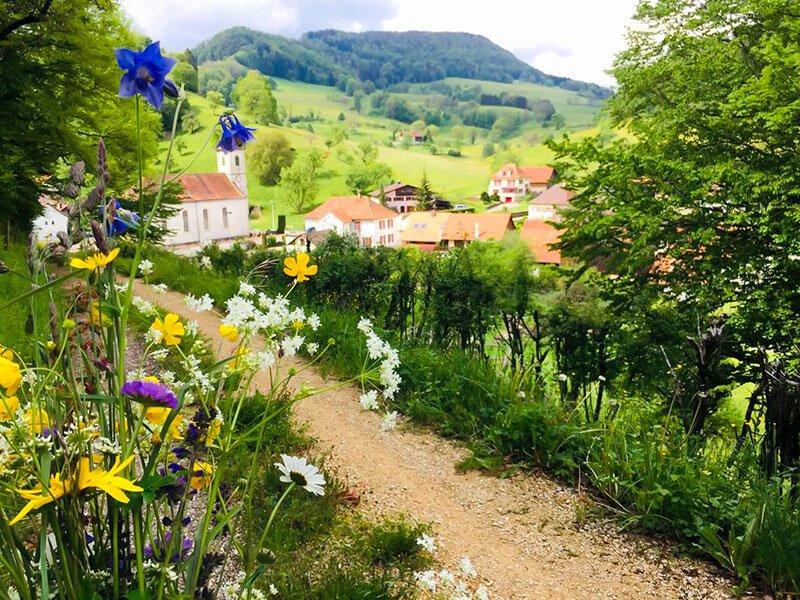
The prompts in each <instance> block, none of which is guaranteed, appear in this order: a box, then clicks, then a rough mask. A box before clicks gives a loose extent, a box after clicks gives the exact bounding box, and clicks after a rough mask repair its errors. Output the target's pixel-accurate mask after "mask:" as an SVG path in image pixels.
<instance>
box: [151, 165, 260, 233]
mask: <svg viewBox="0 0 800 600" xmlns="http://www.w3.org/2000/svg"><path fill="white" fill-rule="evenodd" d="M178 182H179V183H180V184H181V186H183V192H184V193H183V196H182V197H181V207H180V210H179V211H178V212H177V213H176V214H175V215H173V216H171V217H170V218H169V219H167V223H166V227H167V229H168V230H169V232H170V233H169V234H168V235H167V236H166V238H165V239H164V243H165V244H169V245H176V244H191V243H199V242H205V241H209V240H221V239H228V238H236V237H244V236H248V235H250V220H249V213H248V203H247V179H246V170H245V161H244V151H243V150H234V151H233V152H228V153H227V154H226V153H224V152H222V151H217V172H216V173H185V174H183V175H181V176H180V178H179V179H178Z"/></svg>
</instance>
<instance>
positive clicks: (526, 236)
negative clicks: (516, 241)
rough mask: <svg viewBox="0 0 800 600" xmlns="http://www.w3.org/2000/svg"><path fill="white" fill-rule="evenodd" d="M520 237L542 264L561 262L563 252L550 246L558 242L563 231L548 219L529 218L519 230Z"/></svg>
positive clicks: (557, 263)
mask: <svg viewBox="0 0 800 600" xmlns="http://www.w3.org/2000/svg"><path fill="white" fill-rule="evenodd" d="M519 236H520V239H521V240H522V241H523V242H525V244H526V245H527V246H528V248H529V249H530V251H531V254H533V257H534V259H535V260H536V262H538V263H542V264H552V265H560V264H561V252H559V251H558V250H554V249H552V248H550V245H551V244H555V243H556V242H558V240H559V238H560V237H561V231H560V230H559V229H556V228H555V227H554V226H553V225H551V224H550V223H548V222H546V221H542V220H539V219H528V220H527V221H525V224H524V225H523V226H522V229H521V230H520V232H519Z"/></svg>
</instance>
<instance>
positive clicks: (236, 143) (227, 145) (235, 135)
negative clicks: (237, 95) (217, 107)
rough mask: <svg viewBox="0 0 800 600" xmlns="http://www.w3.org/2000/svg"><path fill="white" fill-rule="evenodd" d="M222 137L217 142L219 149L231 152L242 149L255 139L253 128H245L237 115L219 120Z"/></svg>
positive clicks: (225, 116)
mask: <svg viewBox="0 0 800 600" xmlns="http://www.w3.org/2000/svg"><path fill="white" fill-rule="evenodd" d="M219 125H220V127H221V128H222V135H221V136H220V138H219V142H217V149H218V150H222V151H223V152H231V151H233V150H236V149H238V148H241V147H242V146H244V145H245V144H247V143H248V142H249V141H251V140H253V139H255V136H254V135H253V132H254V131H255V129H253V128H252V127H245V126H244V125H242V122H241V121H240V120H239V118H238V117H237V116H236V115H222V116H221V117H220V118H219Z"/></svg>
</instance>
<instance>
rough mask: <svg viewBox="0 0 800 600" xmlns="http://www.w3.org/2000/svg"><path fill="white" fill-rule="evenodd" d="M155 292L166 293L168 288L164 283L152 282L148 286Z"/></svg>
mask: <svg viewBox="0 0 800 600" xmlns="http://www.w3.org/2000/svg"><path fill="white" fill-rule="evenodd" d="M150 287H151V288H153V291H154V292H155V293H156V294H166V293H167V290H169V288H168V287H167V284H166V283H154V284H152V285H151V286H150Z"/></svg>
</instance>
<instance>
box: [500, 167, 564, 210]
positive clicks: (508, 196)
mask: <svg viewBox="0 0 800 600" xmlns="http://www.w3.org/2000/svg"><path fill="white" fill-rule="evenodd" d="M552 179H553V168H552V167H518V166H517V165H515V164H513V163H508V164H507V165H503V166H502V167H501V168H500V170H499V171H497V173H495V174H494V177H492V179H491V181H490V182H489V189H488V192H489V195H490V196H491V195H492V194H497V195H498V196H499V197H500V200H501V202H505V203H512V202H518V201H520V200H521V199H522V198H523V197H524V196H526V195H528V194H534V195H535V194H538V193H541V192H543V191H545V190H546V189H547V187H548V185H549V184H550V181H551V180H552Z"/></svg>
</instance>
